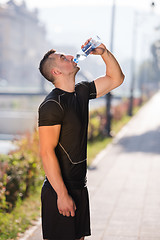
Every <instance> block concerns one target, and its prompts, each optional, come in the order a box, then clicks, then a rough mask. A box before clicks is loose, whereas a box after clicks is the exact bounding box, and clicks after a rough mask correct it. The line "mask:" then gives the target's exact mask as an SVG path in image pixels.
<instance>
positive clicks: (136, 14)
mask: <svg viewBox="0 0 160 240" xmlns="http://www.w3.org/2000/svg"><path fill="white" fill-rule="evenodd" d="M151 7H152V8H154V7H155V3H154V2H152V3H151ZM137 17H138V13H137V12H135V16H134V25H133V37H132V41H133V42H132V57H133V59H132V62H131V64H132V65H131V76H132V78H131V88H130V100H129V108H128V115H129V116H132V115H133V100H134V88H135V56H136V49H137V26H138V22H137Z"/></svg>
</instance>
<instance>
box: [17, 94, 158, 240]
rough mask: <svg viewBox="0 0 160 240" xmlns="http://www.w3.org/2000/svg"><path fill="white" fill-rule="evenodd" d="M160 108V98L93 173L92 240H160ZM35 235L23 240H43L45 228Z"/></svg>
mask: <svg viewBox="0 0 160 240" xmlns="http://www.w3.org/2000/svg"><path fill="white" fill-rule="evenodd" d="M159 106H160V92H159V93H157V94H156V95H155V96H154V97H153V98H152V99H151V100H150V101H149V102H148V103H147V104H146V105H145V106H144V107H142V109H141V110H140V111H139V112H138V114H137V115H136V116H134V117H133V118H132V119H131V121H130V122H129V123H128V124H127V125H126V126H125V127H124V128H123V129H122V130H121V131H120V132H119V134H118V135H117V136H116V138H115V139H114V140H113V143H112V144H110V145H109V146H108V147H107V148H106V149H105V150H103V151H102V152H101V153H100V154H99V155H98V156H97V158H96V159H95V161H94V162H93V164H92V166H91V167H90V169H89V170H88V187H89V192H90V202H91V226H92V236H91V237H87V238H86V239H87V240H90V239H91V240H160V221H159V219H160V177H159V176H160V107H159ZM32 229H33V228H32ZM32 229H30V230H29V231H30V232H29V231H28V232H26V234H25V235H24V238H22V239H21V240H41V239H42V235H41V226H40V222H39V224H37V227H35V229H34V230H32ZM27 234H28V236H27Z"/></svg>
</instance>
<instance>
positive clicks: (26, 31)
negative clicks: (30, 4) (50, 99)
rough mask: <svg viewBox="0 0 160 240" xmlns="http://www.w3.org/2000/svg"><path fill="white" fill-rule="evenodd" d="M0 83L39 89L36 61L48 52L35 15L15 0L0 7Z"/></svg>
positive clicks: (44, 32) (39, 79) (6, 86)
mask: <svg viewBox="0 0 160 240" xmlns="http://www.w3.org/2000/svg"><path fill="white" fill-rule="evenodd" d="M0 46H1V49H0V79H1V81H2V82H3V83H4V82H5V84H3V87H5V88H7V89H9V88H12V89H14V88H16V89H18V88H19V89H22V90H24V89H26V90H27V89H31V88H32V89H33V90H34V89H35V90H38V89H39V88H41V87H42V84H41V76H40V73H39V70H38V66H39V61H40V59H41V58H42V56H43V54H44V52H46V51H47V50H48V48H49V43H48V42H47V40H46V31H45V27H44V26H43V25H42V24H41V23H40V22H39V20H38V11H37V10H34V11H29V10H28V9H27V6H26V4H25V2H24V1H23V2H21V4H19V5H18V3H16V2H15V1H14V0H10V1H8V2H7V3H6V4H3V5H2V4H1V5H0Z"/></svg>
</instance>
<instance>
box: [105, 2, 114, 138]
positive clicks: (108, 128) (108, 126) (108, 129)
mask: <svg viewBox="0 0 160 240" xmlns="http://www.w3.org/2000/svg"><path fill="white" fill-rule="evenodd" d="M115 8H116V0H113V5H112V19H111V40H110V51H111V52H113V41H114V23H115ZM111 98H112V95H111V93H110V92H109V93H107V94H106V108H107V110H106V115H107V116H106V117H107V123H106V132H107V135H108V136H109V137H111V120H112V114H111Z"/></svg>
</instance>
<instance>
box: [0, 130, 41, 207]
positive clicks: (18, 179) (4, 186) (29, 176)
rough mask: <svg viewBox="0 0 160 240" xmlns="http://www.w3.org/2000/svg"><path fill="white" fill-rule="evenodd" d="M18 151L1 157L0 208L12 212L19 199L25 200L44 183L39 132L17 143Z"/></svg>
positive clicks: (27, 135) (28, 135)
mask: <svg viewBox="0 0 160 240" xmlns="http://www.w3.org/2000/svg"><path fill="white" fill-rule="evenodd" d="M15 144H16V145H17V147H18V148H17V150H16V151H14V152H11V153H10V154H9V155H7V156H6V155H0V169H1V171H0V207H1V210H3V211H4V210H5V211H11V210H12V209H13V207H14V206H15V204H16V201H17V200H18V199H22V200H23V199H24V198H25V197H27V196H28V195H29V192H30V191H31V190H33V189H34V188H35V187H36V186H37V185H39V184H40V182H41V181H42V178H43V177H42V176H43V174H42V172H43V170H42V165H41V160H40V156H39V143H38V132H37V130H35V132H34V133H33V135H31V134H29V133H28V134H26V136H25V137H24V138H23V139H21V140H19V141H15Z"/></svg>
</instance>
